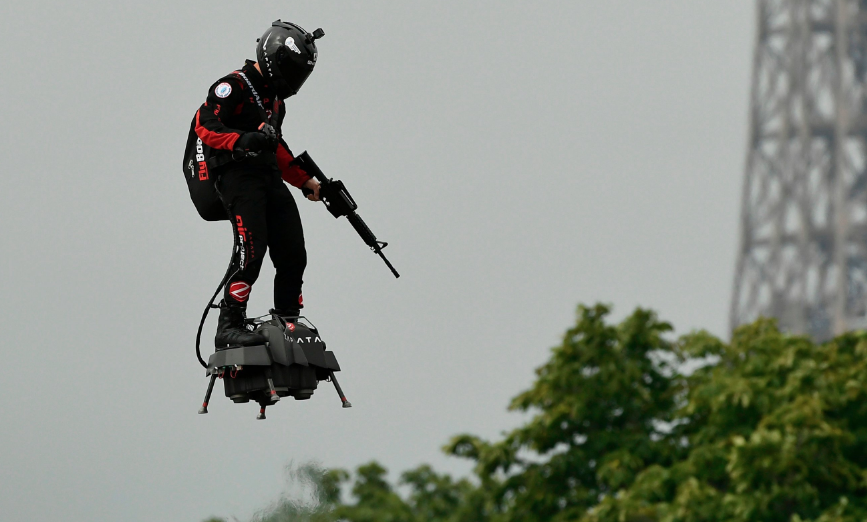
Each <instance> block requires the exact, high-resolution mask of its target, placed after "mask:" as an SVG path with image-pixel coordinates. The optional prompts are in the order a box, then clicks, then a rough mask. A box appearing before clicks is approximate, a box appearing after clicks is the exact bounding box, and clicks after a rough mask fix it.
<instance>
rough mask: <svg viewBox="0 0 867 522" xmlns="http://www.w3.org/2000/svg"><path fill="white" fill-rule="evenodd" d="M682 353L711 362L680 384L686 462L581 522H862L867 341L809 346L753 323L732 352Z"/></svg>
mask: <svg viewBox="0 0 867 522" xmlns="http://www.w3.org/2000/svg"><path fill="white" fill-rule="evenodd" d="M678 348H679V356H680V359H681V360H686V359H687V358H695V357H705V356H711V357H713V358H716V359H717V360H718V362H716V363H715V364H713V365H710V366H707V367H705V368H702V369H700V370H698V371H696V372H695V373H693V374H692V375H690V376H689V377H688V378H686V385H687V386H686V390H687V395H686V397H685V398H684V400H683V401H682V404H681V405H680V408H679V409H678V411H677V413H676V415H675V417H674V421H675V423H676V424H677V426H676V428H675V429H674V430H672V432H671V433H670V434H669V435H668V438H669V439H671V440H674V441H677V440H679V441H680V443H681V444H682V445H683V447H684V448H685V454H684V455H683V458H680V459H678V461H677V462H675V463H673V464H671V465H668V466H665V465H652V466H648V467H647V469H645V470H643V471H642V472H641V474H640V475H639V477H638V478H637V480H636V481H635V483H634V484H633V485H632V486H631V487H629V488H623V489H621V491H619V492H618V493H617V494H616V495H610V496H607V497H606V498H604V499H603V500H602V502H601V503H600V505H599V506H597V507H596V508H594V509H593V510H592V511H591V512H590V513H589V514H588V515H587V516H586V517H585V518H584V520H587V521H594V522H597V521H598V522H603V521H612V522H613V521H615V520H616V521H619V522H622V521H629V520H636V521H637V520H660V521H666V522H669V521H670V522H680V521H683V522H686V521H716V520H719V521H722V520H726V521H753V520H754V521H767V522H774V521H802V520H803V521H806V520H815V521H817V522H818V521H823V522H825V521H827V522H830V521H840V522H842V521H849V520H851V521H855V520H864V519H865V518H867V502H865V500H864V499H865V498H867V454H865V452H864V449H865V447H867V382H865V375H867V373H865V371H867V334H865V333H864V332H853V333H848V334H845V335H843V336H840V337H838V338H836V339H834V340H833V341H831V342H829V343H826V344H824V345H816V344H815V343H813V342H812V341H811V340H810V339H808V338H806V337H799V336H788V335H784V334H782V333H780V331H779V330H778V329H777V326H776V323H775V322H774V321H772V320H769V319H760V320H758V321H757V322H755V323H753V324H750V325H746V326H743V327H741V328H739V329H738V330H737V331H736V332H735V334H734V337H733V339H732V342H731V343H730V344H726V343H723V342H722V341H720V340H718V339H716V338H714V337H712V336H710V335H708V334H706V333H697V334H694V335H690V336H687V337H685V338H683V339H682V340H681V342H680V343H679V346H678Z"/></svg>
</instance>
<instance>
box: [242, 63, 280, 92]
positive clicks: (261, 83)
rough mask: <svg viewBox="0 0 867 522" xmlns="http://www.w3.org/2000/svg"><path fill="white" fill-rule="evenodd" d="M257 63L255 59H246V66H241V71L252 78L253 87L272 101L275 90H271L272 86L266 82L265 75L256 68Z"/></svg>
mask: <svg viewBox="0 0 867 522" xmlns="http://www.w3.org/2000/svg"><path fill="white" fill-rule="evenodd" d="M255 64H256V62H254V61H253V60H246V62H245V63H244V67H242V68H241V72H243V73H244V74H245V75H246V76H247V78H249V79H250V83H252V84H253V87H254V88H255V89H256V90H257V91H258V92H259V93H260V95H261V96H262V97H263V98H268V100H269V101H270V100H271V99H273V98H274V92H273V91H272V90H271V86H270V85H268V84H267V83H265V77H264V76H262V74H261V73H260V72H259V71H257V70H256V66H255Z"/></svg>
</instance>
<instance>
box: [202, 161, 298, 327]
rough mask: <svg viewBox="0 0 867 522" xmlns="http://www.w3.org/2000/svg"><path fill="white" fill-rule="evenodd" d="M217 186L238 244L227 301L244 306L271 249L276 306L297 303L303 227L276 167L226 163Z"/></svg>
mask: <svg viewBox="0 0 867 522" xmlns="http://www.w3.org/2000/svg"><path fill="white" fill-rule="evenodd" d="M217 186H218V188H219V190H220V193H221V195H222V198H223V203H224V204H225V205H226V209H227V210H228V212H229V215H230V216H232V227H233V231H234V233H235V236H236V241H238V242H239V244H240V246H241V248H240V255H238V256H236V257H235V261H234V262H235V266H234V267H233V268H235V269H237V272H236V273H235V275H234V276H232V277H231V278H230V279H229V281H228V282H227V283H226V290H225V294H224V298H225V300H226V302H227V303H229V304H236V305H241V306H246V304H247V299H248V298H249V296H250V291H251V290H252V287H253V284H254V283H255V282H256V279H258V277H259V270H260V269H261V268H262V261H263V260H264V259H265V253H266V252H267V251H269V249H270V254H271V261H272V262H273V263H274V268H275V270H276V274H275V276H274V308H276V309H278V310H291V309H296V308H301V306H302V304H303V299H302V297H301V284H302V282H303V281H302V278H303V276H304V269H305V268H306V267H307V251H306V250H305V248H304V231H303V229H302V227H301V216H300V215H299V214H298V207H297V206H296V204H295V198H293V197H292V194H291V193H290V192H289V188H288V187H287V186H286V185H285V184H284V183H283V180H282V178H281V177H280V171H279V170H277V168H276V167H270V166H248V165H244V164H230V165H226V167H224V172H222V173H220V177H219V182H218V185H217Z"/></svg>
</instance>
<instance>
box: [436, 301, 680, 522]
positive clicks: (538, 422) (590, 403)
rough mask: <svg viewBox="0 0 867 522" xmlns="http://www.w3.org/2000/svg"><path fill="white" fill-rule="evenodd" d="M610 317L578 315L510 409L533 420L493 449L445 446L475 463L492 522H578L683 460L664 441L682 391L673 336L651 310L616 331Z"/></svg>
mask: <svg viewBox="0 0 867 522" xmlns="http://www.w3.org/2000/svg"><path fill="white" fill-rule="evenodd" d="M608 313H609V309H608V307H606V306H603V305H597V306H595V307H593V308H585V307H580V308H579V309H578V323H577V324H576V325H575V326H574V327H573V328H571V329H570V330H568V331H567V332H566V335H565V336H564V337H563V342H562V343H561V345H560V346H558V347H556V348H554V349H553V353H552V356H551V359H550V360H549V361H548V363H546V364H545V365H543V366H542V367H540V368H539V369H537V370H536V375H537V379H536V382H535V384H534V385H533V387H532V388H530V389H529V390H527V391H525V392H523V393H521V394H520V395H518V396H517V397H515V398H514V399H513V401H512V404H511V409H513V410H520V411H531V412H535V416H534V417H533V418H532V419H531V420H530V421H529V422H528V423H527V424H526V425H525V426H522V427H521V428H519V429H517V430H514V431H512V432H511V433H508V434H507V435H506V437H505V438H504V439H503V440H502V441H499V442H496V443H487V442H484V441H481V440H479V439H477V438H475V437H473V436H470V435H460V436H458V437H455V438H454V439H453V440H452V441H451V443H450V444H449V445H448V446H446V451H447V452H448V453H451V454H453V455H457V456H461V457H466V458H470V459H472V460H474V461H475V462H476V468H475V472H476V475H477V476H478V477H479V479H480V483H481V484H482V486H483V487H484V488H485V489H486V490H487V491H488V492H490V494H491V496H492V498H491V505H492V506H493V509H492V510H491V515H492V516H493V518H497V517H496V515H508V516H505V517H504V518H503V517H500V518H503V519H504V520H514V521H532V520H571V519H574V518H576V517H578V516H580V515H581V514H582V513H584V512H586V511H587V510H588V509H589V508H590V507H592V506H594V505H595V504H596V503H597V501H598V499H599V498H600V497H601V496H604V495H606V494H609V493H611V492H613V491H617V490H619V489H620V488H623V487H627V486H629V485H631V484H632V482H633V481H634V480H635V476H636V474H637V473H638V472H639V471H641V470H642V469H644V468H645V467H647V466H649V465H653V464H668V463H670V462H671V459H672V458H673V456H674V454H675V453H676V452H677V448H676V447H673V446H672V444H670V442H669V441H668V439H666V438H665V437H663V434H662V433H660V431H659V429H660V426H661V423H662V422H665V421H667V420H669V418H670V415H671V412H672V411H673V409H674V404H675V397H676V395H677V392H678V389H679V388H678V385H677V383H676V381H674V380H673V379H672V378H671V377H670V376H671V375H672V374H673V373H674V370H673V369H672V368H669V367H668V364H667V363H666V356H669V357H668V359H673V352H672V345H671V343H670V342H668V341H666V340H665V339H664V337H663V334H665V333H666V332H669V331H670V330H671V326H670V325H669V324H667V323H664V322H660V321H659V320H658V319H657V318H656V315H655V314H654V313H652V312H649V311H646V310H637V311H636V312H635V313H633V314H632V316H630V317H629V318H627V319H626V320H625V321H624V322H623V323H622V324H620V325H619V326H611V325H607V324H605V321H604V319H605V317H606V316H607V315H608Z"/></svg>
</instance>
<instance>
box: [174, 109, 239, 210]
mask: <svg viewBox="0 0 867 522" xmlns="http://www.w3.org/2000/svg"><path fill="white" fill-rule="evenodd" d="M215 152H216V151H214V150H213V149H211V147H208V146H207V145H205V144H204V143H202V138H200V137H198V136H197V135H196V120H195V118H193V122H192V124H191V125H190V134H189V136H188V137H187V147H186V150H185V151H184V179H185V180H186V182H187V188H188V189H189V191H190V199H192V200H193V204H194V205H195V206H196V210H197V211H198V212H199V215H200V216H201V217H202V219H204V220H205V221H223V220H228V219H229V214H228V213H227V212H226V207H225V206H223V200H222V199H220V194H219V192H217V187H216V185H215V183H216V179H214V176H212V175H211V169H212V168H214V167H216V166H218V164H224V163H227V161H225V159H226V156H230V155H227V154H219V155H216V154H214V153H215ZM228 159H229V161H231V157H229V158H228ZM215 160H216V161H215ZM220 160H223V161H220Z"/></svg>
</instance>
